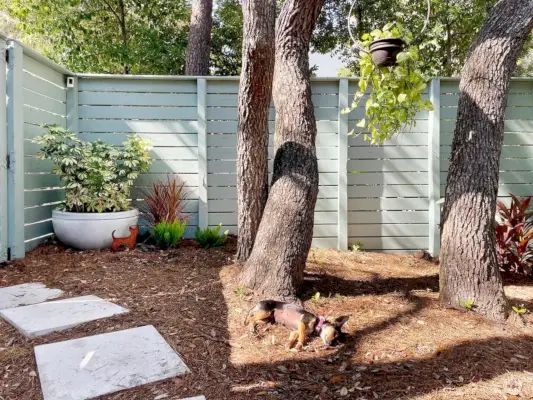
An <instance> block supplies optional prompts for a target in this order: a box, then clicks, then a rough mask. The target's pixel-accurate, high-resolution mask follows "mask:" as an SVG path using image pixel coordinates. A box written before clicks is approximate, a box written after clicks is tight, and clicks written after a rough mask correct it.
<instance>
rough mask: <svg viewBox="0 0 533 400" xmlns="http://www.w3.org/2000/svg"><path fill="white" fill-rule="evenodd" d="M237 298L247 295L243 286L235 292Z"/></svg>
mask: <svg viewBox="0 0 533 400" xmlns="http://www.w3.org/2000/svg"><path fill="white" fill-rule="evenodd" d="M233 292H234V293H235V294H236V295H237V297H239V298H242V297H244V296H245V295H246V289H245V288H244V287H242V286H239V287H238V288H237V289H235V290H234V291H233Z"/></svg>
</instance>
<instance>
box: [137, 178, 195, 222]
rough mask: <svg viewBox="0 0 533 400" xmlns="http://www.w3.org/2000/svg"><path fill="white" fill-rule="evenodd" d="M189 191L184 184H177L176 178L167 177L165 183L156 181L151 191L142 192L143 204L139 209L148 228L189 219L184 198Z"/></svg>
mask: <svg viewBox="0 0 533 400" xmlns="http://www.w3.org/2000/svg"><path fill="white" fill-rule="evenodd" d="M188 194H189V190H187V189H186V188H185V184H184V183H179V182H178V180H177V179H176V178H171V177H170V175H168V176H167V181H166V182H164V181H158V182H155V183H153V184H152V187H151V190H144V197H145V200H144V204H143V205H142V206H141V207H140V208H141V211H142V213H143V215H144V217H145V219H146V222H147V223H148V225H149V226H150V227H153V226H154V225H156V224H158V223H159V222H168V223H170V224H171V223H173V222H174V221H176V220H179V221H181V222H183V221H186V220H188V219H189V215H188V214H187V213H185V211H184V210H185V206H186V204H187V202H186V201H185V197H187V195H188Z"/></svg>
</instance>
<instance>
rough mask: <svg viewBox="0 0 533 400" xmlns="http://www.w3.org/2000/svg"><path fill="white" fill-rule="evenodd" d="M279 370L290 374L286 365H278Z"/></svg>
mask: <svg viewBox="0 0 533 400" xmlns="http://www.w3.org/2000/svg"><path fill="white" fill-rule="evenodd" d="M278 369H279V370H280V371H281V372H288V369H287V367H286V366H284V365H278Z"/></svg>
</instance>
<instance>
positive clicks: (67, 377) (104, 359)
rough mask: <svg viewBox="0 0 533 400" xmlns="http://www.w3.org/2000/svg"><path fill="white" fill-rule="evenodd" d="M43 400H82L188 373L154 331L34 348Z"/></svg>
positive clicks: (149, 328) (133, 331) (147, 329)
mask: <svg viewBox="0 0 533 400" xmlns="http://www.w3.org/2000/svg"><path fill="white" fill-rule="evenodd" d="M35 359H36V361H37V368H38V371H39V379H40V381H41V388H42V391H43V396H44V400H82V399H90V398H93V397H97V396H102V395H104V394H109V393H114V392H118V391H119V390H123V389H129V388H133V387H137V386H140V385H144V384H147V383H152V382H156V381H160V380H163V379H168V378H173V377H175V376H178V375H182V374H185V373H187V372H190V370H189V368H187V366H186V365H185V363H184V362H183V360H182V359H181V358H180V357H179V355H178V354H177V353H176V352H175V351H174V350H173V349H172V348H171V347H170V345H169V344H168V343H167V342H166V341H165V340H164V339H163V337H162V336H161V335H160V334H159V332H157V330H156V329H155V328H154V327H153V326H152V325H147V326H142V327H140V328H133V329H126V330H123V331H117V332H111V333H104V334H101V335H96V336H89V337H85V338H81V339H74V340H67V341H65V342H59V343H52V344H45V345H41V346H37V347H35Z"/></svg>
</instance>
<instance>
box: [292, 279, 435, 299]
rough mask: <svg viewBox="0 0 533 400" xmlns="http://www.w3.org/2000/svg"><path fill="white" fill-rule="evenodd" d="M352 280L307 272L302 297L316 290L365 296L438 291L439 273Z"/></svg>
mask: <svg viewBox="0 0 533 400" xmlns="http://www.w3.org/2000/svg"><path fill="white" fill-rule="evenodd" d="M373 275H374V277H373V278H372V279H370V280H365V279H361V280H350V279H343V278H339V277H337V276H334V275H329V274H312V273H306V274H305V277H304V287H303V289H302V299H303V300H308V299H310V298H311V297H312V296H313V295H314V294H315V293H316V292H320V293H322V294H324V295H326V296H327V295H328V294H331V295H335V294H338V295H341V296H363V295H376V296H379V295H383V294H387V293H393V292H401V293H408V292H410V291H412V290H428V291H438V288H439V276H438V274H435V275H429V276H420V277H413V278H379V277H378V276H377V275H376V274H373Z"/></svg>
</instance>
